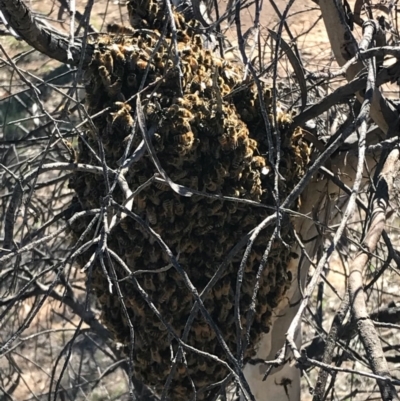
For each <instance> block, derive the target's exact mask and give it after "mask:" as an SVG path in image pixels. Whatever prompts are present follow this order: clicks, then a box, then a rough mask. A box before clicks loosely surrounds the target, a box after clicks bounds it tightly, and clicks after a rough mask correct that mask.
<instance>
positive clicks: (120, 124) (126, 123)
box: [110, 102, 133, 136]
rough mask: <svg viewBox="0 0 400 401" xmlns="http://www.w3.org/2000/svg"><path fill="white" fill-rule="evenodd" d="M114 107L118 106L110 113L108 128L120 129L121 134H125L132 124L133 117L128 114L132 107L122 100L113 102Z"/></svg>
mask: <svg viewBox="0 0 400 401" xmlns="http://www.w3.org/2000/svg"><path fill="white" fill-rule="evenodd" d="M114 107H119V110H118V111H117V112H115V113H110V116H111V118H112V121H111V127H110V128H111V129H113V130H114V129H116V130H118V131H120V132H121V136H122V135H123V134H125V136H126V135H127V134H129V132H130V130H131V127H132V126H133V118H132V116H131V114H130V112H131V110H132V108H131V106H129V104H126V103H123V102H115V103H114Z"/></svg>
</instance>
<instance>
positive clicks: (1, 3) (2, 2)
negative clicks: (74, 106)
mask: <svg viewBox="0 0 400 401" xmlns="http://www.w3.org/2000/svg"><path fill="white" fill-rule="evenodd" d="M0 11H1V12H2V13H3V15H4V17H5V18H6V20H7V21H8V23H9V25H10V27H11V28H12V29H14V31H15V32H17V33H18V35H19V36H20V37H21V38H22V39H23V40H25V41H26V42H27V43H28V44H29V45H31V46H32V47H33V48H35V49H36V50H38V51H40V52H41V53H43V54H46V55H47V56H49V57H51V58H52V59H55V60H58V61H60V62H62V63H65V64H71V65H74V66H78V64H79V63H80V61H81V59H82V57H83V67H86V66H87V65H88V64H89V63H90V61H91V59H92V54H93V51H94V46H92V45H90V44H88V45H87V46H86V52H85V54H84V55H82V43H81V42H80V41H78V40H77V41H76V42H75V43H74V45H73V46H70V43H69V41H68V39H67V38H66V37H65V36H64V35H62V34H61V33H60V32H57V31H56V30H51V29H49V28H47V27H44V26H41V25H40V24H39V23H38V21H37V20H36V19H35V17H34V16H33V14H32V12H31V11H30V10H29V8H28V7H27V6H26V5H25V4H24V2H23V1H21V0H0ZM68 50H69V51H70V54H71V55H72V60H71V59H68Z"/></svg>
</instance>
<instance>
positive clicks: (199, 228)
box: [195, 225, 214, 235]
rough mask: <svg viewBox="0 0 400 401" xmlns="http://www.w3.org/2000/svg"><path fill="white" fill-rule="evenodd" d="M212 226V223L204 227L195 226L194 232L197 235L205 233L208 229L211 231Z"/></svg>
mask: <svg viewBox="0 0 400 401" xmlns="http://www.w3.org/2000/svg"><path fill="white" fill-rule="evenodd" d="M213 228H214V227H213V226H212V225H208V226H205V227H196V229H195V232H196V234H197V235H206V234H207V233H209V232H210V231H212V229H213Z"/></svg>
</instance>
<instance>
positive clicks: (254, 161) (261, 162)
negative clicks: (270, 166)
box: [251, 156, 267, 169]
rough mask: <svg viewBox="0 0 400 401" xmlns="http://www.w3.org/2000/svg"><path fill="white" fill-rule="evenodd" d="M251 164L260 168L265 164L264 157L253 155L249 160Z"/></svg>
mask: <svg viewBox="0 0 400 401" xmlns="http://www.w3.org/2000/svg"><path fill="white" fill-rule="evenodd" d="M251 165H252V167H253V168H256V169H262V168H263V167H265V166H266V165H267V163H266V161H265V158H264V157H262V156H254V157H253V159H252V160H251Z"/></svg>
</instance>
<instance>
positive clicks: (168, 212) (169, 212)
mask: <svg viewBox="0 0 400 401" xmlns="http://www.w3.org/2000/svg"><path fill="white" fill-rule="evenodd" d="M162 207H163V209H164V212H165V216H167V217H171V216H173V214H174V201H173V200H172V199H167V200H165V201H164V202H163V203H162Z"/></svg>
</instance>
